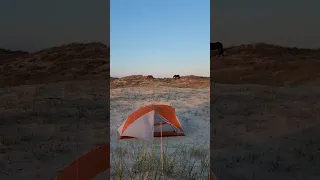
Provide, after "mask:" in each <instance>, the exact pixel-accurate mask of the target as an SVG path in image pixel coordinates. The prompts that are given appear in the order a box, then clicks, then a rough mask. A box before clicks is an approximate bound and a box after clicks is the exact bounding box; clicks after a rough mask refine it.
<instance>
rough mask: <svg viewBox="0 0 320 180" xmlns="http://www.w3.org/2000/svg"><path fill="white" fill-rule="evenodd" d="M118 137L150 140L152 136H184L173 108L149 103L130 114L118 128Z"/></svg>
mask: <svg viewBox="0 0 320 180" xmlns="http://www.w3.org/2000/svg"><path fill="white" fill-rule="evenodd" d="M118 133H119V138H120V139H127V138H138V139H143V140H146V141H152V140H153V137H166V136H184V132H183V129H182V125H181V123H180V121H179V119H178V117H177V116H176V113H175V109H174V108H173V107H171V106H168V105H150V106H145V107H142V108H140V109H138V110H136V111H134V112H133V113H132V114H130V115H129V116H128V117H127V119H126V120H125V121H124V122H123V124H122V125H121V126H120V127H119V129H118Z"/></svg>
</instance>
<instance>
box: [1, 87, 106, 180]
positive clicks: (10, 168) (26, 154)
mask: <svg viewBox="0 0 320 180" xmlns="http://www.w3.org/2000/svg"><path fill="white" fill-rule="evenodd" d="M105 82H106V81H78V82H76V81H75V82H64V83H52V84H43V85H25V86H19V87H11V88H0V179H45V180H47V179H53V178H54V177H55V176H56V175H57V174H58V172H59V170H61V169H63V168H64V167H65V166H66V165H67V164H69V163H71V162H72V161H73V160H75V159H76V158H78V157H79V156H81V155H83V154H85V153H86V152H88V151H90V149H91V148H93V147H95V146H98V145H99V144H106V143H107V142H106V141H107V140H108V139H109V138H108V136H109V128H108V126H109V123H108V121H107V119H108V115H109V108H108V103H109V97H108V94H109V93H108V87H107V85H106V83H105Z"/></svg>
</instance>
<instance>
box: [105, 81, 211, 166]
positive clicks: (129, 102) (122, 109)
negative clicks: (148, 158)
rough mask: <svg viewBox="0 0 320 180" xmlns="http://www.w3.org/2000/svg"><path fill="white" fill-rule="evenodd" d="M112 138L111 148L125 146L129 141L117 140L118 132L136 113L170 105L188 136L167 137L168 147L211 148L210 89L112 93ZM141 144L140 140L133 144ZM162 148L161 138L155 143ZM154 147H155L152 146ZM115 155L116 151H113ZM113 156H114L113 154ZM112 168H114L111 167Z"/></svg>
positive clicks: (165, 139)
mask: <svg viewBox="0 0 320 180" xmlns="http://www.w3.org/2000/svg"><path fill="white" fill-rule="evenodd" d="M110 97H111V99H110V107H111V111H110V138H111V148H112V149H114V148H115V147H116V146H119V144H120V145H121V146H125V145H126V141H127V140H118V139H117V136H118V135H117V134H118V132H117V129H118V128H119V127H120V125H121V124H122V123H123V122H124V120H125V119H126V117H127V116H128V115H130V114H131V113H132V112H133V111H134V110H136V109H138V108H140V107H143V106H147V105H150V104H166V105H170V106H172V107H174V108H175V109H176V114H177V116H178V118H179V119H180V120H181V122H182V123H183V125H184V126H183V128H184V132H185V134H186V136H181V137H166V138H163V141H164V142H166V144H165V145H169V146H174V145H179V144H183V145H186V146H187V147H194V146H198V147H203V148H204V149H208V151H209V148H210V89H209V88H201V89H192V88H170V87H157V88H154V87H132V88H118V89H112V90H111V92H110ZM129 141H131V142H132V141H135V142H137V146H139V145H141V144H142V143H141V141H139V140H129ZM153 143H154V144H160V138H155V139H154V142H153ZM150 144H152V143H150ZM111 151H112V150H111ZM111 156H112V152H111ZM111 168H112V167H111Z"/></svg>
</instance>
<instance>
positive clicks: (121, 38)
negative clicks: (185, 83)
mask: <svg viewBox="0 0 320 180" xmlns="http://www.w3.org/2000/svg"><path fill="white" fill-rule="evenodd" d="M110 3H111V4H110V49H111V57H110V58H111V59H110V63H111V64H110V67H111V68H110V73H111V76H112V77H121V76H127V75H133V74H142V75H148V74H152V75H154V76H155V77H172V76H173V75H174V74H180V75H198V76H210V47H209V45H210V1H209V0H201V1H200V0H199V1H194V0H136V1H133V0H111V1H110Z"/></svg>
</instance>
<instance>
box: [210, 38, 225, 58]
mask: <svg viewBox="0 0 320 180" xmlns="http://www.w3.org/2000/svg"><path fill="white" fill-rule="evenodd" d="M214 50H218V52H219V57H220V56H221V55H222V56H223V45H222V43H221V42H215V43H210V51H214Z"/></svg>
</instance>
